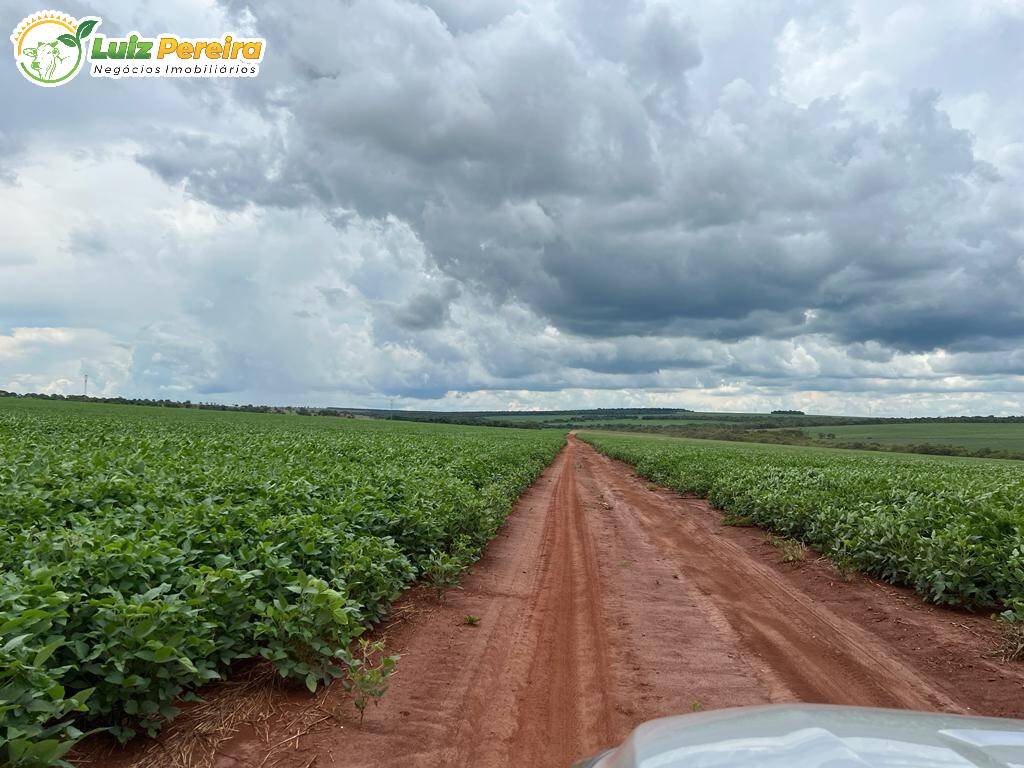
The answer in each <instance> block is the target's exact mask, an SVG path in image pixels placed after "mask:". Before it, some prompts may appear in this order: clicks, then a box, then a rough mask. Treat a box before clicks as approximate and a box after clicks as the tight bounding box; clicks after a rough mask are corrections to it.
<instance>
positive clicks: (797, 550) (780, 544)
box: [768, 533, 807, 563]
mask: <svg viewBox="0 0 1024 768" xmlns="http://www.w3.org/2000/svg"><path fill="white" fill-rule="evenodd" d="M768 543H769V544H771V545H772V546H773V547H775V548H776V549H777V550H779V554H780V555H781V556H782V562H784V563H802V562H804V560H806V559H807V547H805V546H804V544H803V542H801V541H797V540H796V539H787V538H786V537H785V536H776V535H775V534H774V533H769V534H768Z"/></svg>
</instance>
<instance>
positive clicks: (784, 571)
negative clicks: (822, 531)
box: [149, 438, 1024, 768]
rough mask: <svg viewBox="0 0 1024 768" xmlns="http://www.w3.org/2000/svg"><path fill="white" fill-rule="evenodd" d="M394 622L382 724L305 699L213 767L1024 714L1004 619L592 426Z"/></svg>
mask: <svg viewBox="0 0 1024 768" xmlns="http://www.w3.org/2000/svg"><path fill="white" fill-rule="evenodd" d="M394 615H395V616H396V617H400V618H401V620H397V621H396V622H395V624H394V625H392V626H391V627H390V628H389V629H388V630H387V632H386V639H387V641H388V644H389V646H390V647H391V648H392V649H393V650H394V651H397V652H399V653H401V654H402V658H401V661H400V662H399V666H398V670H399V671H398V673H397V674H396V675H395V677H394V678H393V682H392V685H391V688H390V690H389V691H388V693H387V695H386V696H385V697H384V699H383V700H382V701H381V703H380V705H379V706H378V707H376V708H372V709H370V710H369V711H368V713H367V716H366V720H365V722H364V723H363V724H362V725H361V726H360V725H359V724H358V721H357V720H356V719H355V718H354V717H353V716H352V715H351V714H350V710H351V708H350V706H348V705H347V704H346V702H345V700H344V696H343V694H342V693H341V692H340V690H332V691H329V692H328V694H327V696H326V697H325V698H320V699H317V700H315V702H311V701H310V700H309V699H308V698H305V697H299V696H292V697H290V698H288V699H287V700H286V701H283V702H278V703H277V704H275V705H274V707H273V708H271V709H268V714H267V715H266V716H265V717H263V718H262V719H260V718H258V717H255V718H253V720H252V721H251V722H250V724H249V725H246V726H244V727H241V728H240V729H239V730H238V731H237V733H236V735H235V736H234V737H233V738H231V739H230V740H227V741H225V742H222V743H220V744H219V745H218V746H217V752H216V754H215V755H210V756H209V757H210V758H211V759H210V760H209V763H208V764H213V765H217V766H219V767H220V768H237V767H240V766H253V767H254V768H255V767H256V766H274V765H276V766H285V767H286V768H293V767H294V768H315V767H316V766H322V767H324V768H326V767H328V766H362V765H374V766H394V767H395V768H397V767H398V766H402V768H408V767H409V766H440V765H449V766H467V765H472V766H479V767H481V768H488V767H494V768H497V767H498V766H511V765H515V766H531V767H532V768H543V767H544V766H562V767H564V766H567V765H569V764H570V763H571V762H572V761H573V760H574V759H577V758H579V757H581V756H585V755H587V754H591V753H594V752H596V751H599V750H601V749H602V748H605V747H608V746H610V745H613V744H615V743H617V742H619V741H620V740H621V739H622V738H623V737H624V736H625V735H626V734H627V733H628V732H629V731H630V730H631V729H632V728H633V727H634V726H635V725H636V724H638V723H640V722H643V721H644V720H647V719H650V718H653V717H658V716H662V715H667V714H676V713H681V712H689V711H692V710H694V709H712V708H719V707H730V706H739V705H745V704H760V703H766V702H785V701H806V702H826V703H838V704H858V705H867V706H883V707H904V708H912V709H923V710H944V711H950V712H974V713H980V714H995V715H1016V716H1024V671H1022V669H1021V667H1020V666H1019V665H1016V666H1013V667H1009V666H1007V665H1002V664H1000V663H999V662H998V660H997V659H995V658H994V657H992V656H991V655H989V656H986V654H988V653H989V652H990V650H991V647H992V645H993V643H994V641H995V634H994V633H995V629H994V627H993V626H992V622H991V621H989V620H987V619H985V618H983V617H978V616H971V615H969V614H964V613H959V612H951V611H944V610H940V609H936V608H934V607H930V606H927V605H924V604H922V603H921V602H920V601H919V600H917V599H916V598H915V597H914V596H913V595H912V594H910V593H908V592H906V591H903V590H897V589H894V588H891V587H888V586H885V585H880V584H878V583H876V582H873V581H871V580H868V579H863V578H857V579H854V580H852V581H850V582H846V581H843V580H841V579H839V578H838V577H837V575H836V574H835V573H834V571H833V569H832V568H831V566H830V565H828V564H827V563H825V562H821V561H814V560H811V561H809V562H807V563H804V564H802V565H799V566H792V565H784V564H782V563H780V562H779V561H778V557H777V554H776V553H775V551H774V550H773V549H772V548H771V547H770V546H769V545H767V544H766V543H765V541H764V534H763V532H759V531H757V530H754V529H737V528H727V527H723V526H722V525H721V524H720V516H719V514H718V513H717V512H715V511H714V510H713V509H711V508H710V507H709V506H708V505H707V503H706V502H704V501H701V500H697V499H684V498H681V497H679V496H678V495H676V494H673V493H670V492H668V491H665V490H662V489H658V488H655V487H652V486H649V485H648V484H647V483H645V482H644V481H643V480H642V479H640V478H638V477H637V476H636V475H635V474H634V473H633V472H632V470H631V469H630V468H629V467H627V466H625V465H623V464H621V463H618V462H615V461H612V460H611V459H608V458H606V457H604V456H601V455H600V454H598V453H596V452H595V451H594V450H593V449H592V448H590V446H588V445H586V444H585V443H582V442H580V441H578V440H576V439H575V438H570V440H569V442H568V444H567V446H566V448H565V450H563V451H562V453H561V454H559V456H558V458H557V459H556V460H555V461H554V462H553V463H552V465H551V466H550V467H549V468H548V469H547V470H546V471H545V472H544V474H543V475H542V477H541V478H540V479H539V480H538V481H537V482H536V483H535V484H534V486H533V487H532V488H530V489H529V490H528V491H527V492H526V493H525V494H524V495H523V497H522V498H521V499H520V501H519V502H518V504H517V506H516V508H515V510H514V511H513V513H512V514H511V515H510V517H509V520H508V522H507V523H506V525H505V526H504V527H503V529H502V530H501V532H500V533H499V534H498V536H497V537H496V538H495V540H494V541H493V542H492V543H491V544H490V545H489V547H488V548H487V550H486V552H485V554H484V557H483V558H482V559H481V561H480V562H479V563H478V564H477V565H476V566H474V567H473V569H472V570H471V572H470V573H469V575H468V576H467V577H466V578H465V580H464V582H463V585H462V587H461V588H460V589H457V590H453V591H451V592H450V593H449V595H448V596H447V597H446V598H445V600H444V601H443V602H441V603H438V602H437V601H436V599H435V598H433V597H432V596H430V595H429V593H427V592H426V591H424V590H419V591H414V592H413V593H412V594H411V595H410V596H409V597H408V598H407V599H405V600H404V601H403V602H402V603H401V604H400V605H399V607H398V610H396V612H395V614H394ZM467 615H471V616H477V617H479V619H480V621H479V624H478V625H477V626H467V625H465V624H463V621H462V620H463V617H465V616H467ZM314 707H315V712H314V714H317V713H326V715H325V716H324V717H320V718H319V719H317V718H313V717H311V716H304V715H303V712H304V711H305V712H310V711H312V708H314ZM311 722H313V723H314V725H313V726H309V725H308V724H309V723H311ZM296 723H305V724H307V725H305V726H303V727H302V728H298V727H297V726H296ZM293 734H295V737H294V738H290V737H292V736H293ZM196 754H199V751H197V752H196ZM196 760H197V764H198V763H199V759H198V758H196ZM149 764H152V765H159V764H160V761H159V759H156V758H151V760H150V762H149Z"/></svg>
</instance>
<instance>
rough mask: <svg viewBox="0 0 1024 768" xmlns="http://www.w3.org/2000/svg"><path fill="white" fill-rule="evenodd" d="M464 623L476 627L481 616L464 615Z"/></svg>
mask: <svg viewBox="0 0 1024 768" xmlns="http://www.w3.org/2000/svg"><path fill="white" fill-rule="evenodd" d="M462 623H463V624H465V625H466V626H467V627H475V626H476V625H477V624H479V623H480V617H479V616H463V617H462Z"/></svg>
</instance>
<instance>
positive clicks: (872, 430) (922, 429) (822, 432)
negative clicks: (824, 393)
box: [804, 423, 1024, 452]
mask: <svg viewBox="0 0 1024 768" xmlns="http://www.w3.org/2000/svg"><path fill="white" fill-rule="evenodd" d="M804 432H806V433H807V434H808V435H810V436H811V437H814V438H815V439H817V440H823V441H827V440H829V439H830V438H828V437H827V435H830V434H831V435H835V438H832V439H835V440H837V441H843V442H864V443H880V444H881V445H915V444H928V445H957V446H962V447H964V448H970V449H974V450H977V449H981V448H993V449H997V450H1004V451H1022V452H1024V424H942V423H924V424H857V425H852V426H837V427H807V428H805V429H804Z"/></svg>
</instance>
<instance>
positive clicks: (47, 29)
mask: <svg viewBox="0 0 1024 768" xmlns="http://www.w3.org/2000/svg"><path fill="white" fill-rule="evenodd" d="M99 23H100V20H99V19H97V18H86V19H79V20H76V19H74V18H72V17H71V16H68V15H67V14H66V13H60V12H59V11H40V12H39V13H36V14H33V15H32V16H29V17H27V18H25V19H22V22H21V23H20V24H19V25H18V26H17V27H16V28H15V30H14V32H13V33H12V34H11V42H12V43H14V61H15V62H16V63H17V65H18V70H19V71H20V72H21V74H22V75H23V76H24V77H25V78H26V79H27V80H28V81H29V82H31V83H34V84H36V85H41V86H44V87H47V88H49V87H53V86H57V85H63V84H64V83H67V82H69V81H70V80H71V79H72V78H73V77H74V76H75V75H76V74H78V71H79V70H80V69H81V68H82V64H83V63H84V62H85V59H86V56H85V51H84V49H83V45H82V43H83V41H84V40H85V39H86V38H87V37H88V36H89V35H90V34H92V31H93V30H94V29H95V28H96V25H97V24H99Z"/></svg>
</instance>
